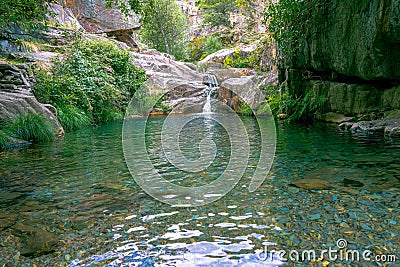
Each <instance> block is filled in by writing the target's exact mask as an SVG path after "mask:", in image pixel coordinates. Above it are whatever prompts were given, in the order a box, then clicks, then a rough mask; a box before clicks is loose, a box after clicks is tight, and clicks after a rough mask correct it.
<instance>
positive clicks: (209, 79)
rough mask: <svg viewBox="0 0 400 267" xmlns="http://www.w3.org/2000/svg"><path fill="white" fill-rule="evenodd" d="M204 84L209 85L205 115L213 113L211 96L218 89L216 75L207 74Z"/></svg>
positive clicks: (204, 108)
mask: <svg viewBox="0 0 400 267" xmlns="http://www.w3.org/2000/svg"><path fill="white" fill-rule="evenodd" d="M204 84H207V85H208V90H207V91H206V103H205V104H204V107H203V113H211V112H212V110H211V95H212V93H213V92H214V91H215V88H217V87H218V81H217V78H216V77H215V75H212V74H207V75H206V76H205V77H204Z"/></svg>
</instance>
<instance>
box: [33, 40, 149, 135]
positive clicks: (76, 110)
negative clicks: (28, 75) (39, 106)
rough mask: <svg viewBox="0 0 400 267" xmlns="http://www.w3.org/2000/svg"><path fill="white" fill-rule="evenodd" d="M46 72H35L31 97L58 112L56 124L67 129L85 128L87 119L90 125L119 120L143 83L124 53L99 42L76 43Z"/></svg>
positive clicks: (140, 72) (130, 59) (82, 41)
mask: <svg viewBox="0 0 400 267" xmlns="http://www.w3.org/2000/svg"><path fill="white" fill-rule="evenodd" d="M50 72H51V73H48V71H45V70H40V69H39V70H38V71H37V72H36V76H37V79H38V83H37V84H36V86H35V89H34V93H35V95H36V97H37V98H38V100H39V101H41V102H45V103H51V104H53V105H54V106H56V107H57V109H58V110H61V113H62V114H60V115H61V118H60V120H61V123H64V124H65V125H66V126H67V127H66V128H67V129H68V128H69V129H75V128H77V127H78V126H79V125H81V126H84V125H86V124H87V121H88V118H90V120H91V121H92V122H94V123H101V122H108V121H112V120H115V119H120V118H122V117H123V114H124V111H125V107H126V106H127V104H128V102H129V100H130V98H131V97H132V96H133V94H134V93H135V91H136V90H137V88H139V87H140V86H141V85H142V84H143V83H144V82H145V80H146V75H145V72H144V71H143V70H142V69H139V68H137V67H136V66H135V65H134V64H133V60H132V58H131V55H130V54H129V52H128V51H126V50H123V49H121V48H119V47H118V46H117V45H116V44H114V43H111V42H108V41H107V42H106V41H100V40H96V41H93V40H87V39H78V40H77V41H76V43H75V44H74V45H73V46H72V47H71V48H70V49H69V50H68V51H66V54H65V55H64V56H63V57H62V58H58V59H56V60H55V61H54V66H53V67H52V68H51V70H50ZM82 112H83V113H82ZM83 114H85V115H83ZM62 116H64V117H62Z"/></svg>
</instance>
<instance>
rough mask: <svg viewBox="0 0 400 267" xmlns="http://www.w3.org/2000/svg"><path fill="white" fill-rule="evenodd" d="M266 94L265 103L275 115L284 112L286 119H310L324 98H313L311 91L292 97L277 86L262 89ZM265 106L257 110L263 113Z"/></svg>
mask: <svg viewBox="0 0 400 267" xmlns="http://www.w3.org/2000/svg"><path fill="white" fill-rule="evenodd" d="M264 93H265V95H266V100H265V103H268V105H269V106H270V108H271V111H272V113H273V114H274V116H275V117H277V116H278V115H279V114H286V115H287V121H296V120H299V119H300V118H301V119H311V117H312V115H313V114H314V112H315V111H316V110H317V108H318V107H319V105H320V104H321V103H322V102H323V100H324V98H323V97H320V98H318V99H314V98H313V95H312V92H308V93H307V94H305V95H304V96H300V97H293V96H290V95H289V94H287V93H282V92H281V91H280V90H279V88H278V87H277V86H269V87H267V88H265V89H264ZM266 109H267V107H266V106H265V105H262V106H261V107H260V110H259V112H260V113H263V112H264V111H265V110H266Z"/></svg>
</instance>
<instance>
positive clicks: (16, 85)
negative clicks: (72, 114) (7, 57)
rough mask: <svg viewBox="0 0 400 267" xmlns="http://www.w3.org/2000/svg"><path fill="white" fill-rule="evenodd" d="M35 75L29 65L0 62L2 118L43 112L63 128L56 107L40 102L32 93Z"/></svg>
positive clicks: (57, 125) (57, 126)
mask: <svg viewBox="0 0 400 267" xmlns="http://www.w3.org/2000/svg"><path fill="white" fill-rule="evenodd" d="M34 81H35V80H34V77H33V75H32V74H31V73H30V71H29V69H28V66H27V65H23V64H21V65H10V64H5V63H1V64H0V119H10V118H13V117H15V116H18V115H26V114H28V113H34V114H41V115H43V116H45V117H47V118H49V119H50V121H51V122H52V123H53V125H54V126H55V127H56V128H57V129H59V128H62V127H61V124H60V123H59V122H58V119H57V116H56V115H55V114H54V110H55V108H54V107H53V106H51V105H49V104H41V103H39V102H38V101H37V100H36V98H35V96H34V95H33V93H32V88H31V86H32V83H33V82H34Z"/></svg>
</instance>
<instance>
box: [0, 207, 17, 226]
mask: <svg viewBox="0 0 400 267" xmlns="http://www.w3.org/2000/svg"><path fill="white" fill-rule="evenodd" d="M17 218H18V215H17V214H15V213H11V212H8V211H5V210H0V231H3V230H4V229H7V228H9V227H11V226H13V225H14V224H15V222H16V220H17Z"/></svg>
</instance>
